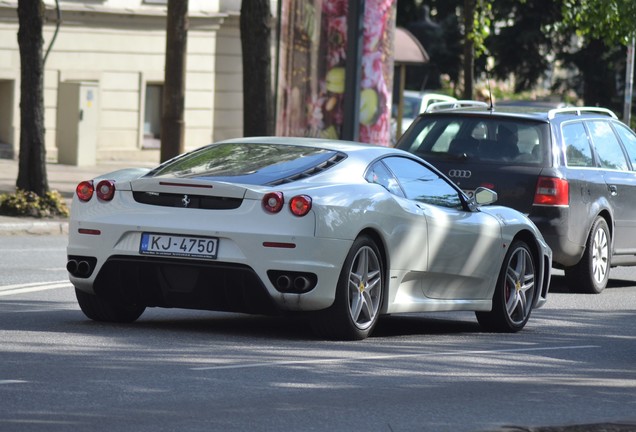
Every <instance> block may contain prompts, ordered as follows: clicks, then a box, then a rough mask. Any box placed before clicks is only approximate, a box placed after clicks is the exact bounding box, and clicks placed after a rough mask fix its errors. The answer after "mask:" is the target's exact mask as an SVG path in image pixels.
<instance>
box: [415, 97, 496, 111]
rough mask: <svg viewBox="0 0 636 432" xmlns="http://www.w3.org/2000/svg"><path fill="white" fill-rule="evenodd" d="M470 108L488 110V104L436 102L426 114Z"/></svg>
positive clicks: (468, 101) (464, 101) (470, 101)
mask: <svg viewBox="0 0 636 432" xmlns="http://www.w3.org/2000/svg"><path fill="white" fill-rule="evenodd" d="M469 107H482V108H488V104H487V103H486V102H482V101H474V100H457V101H449V102H435V103H432V104H430V105H429V106H427V107H426V111H425V112H427V113H428V112H435V111H444V110H448V109H455V108H469Z"/></svg>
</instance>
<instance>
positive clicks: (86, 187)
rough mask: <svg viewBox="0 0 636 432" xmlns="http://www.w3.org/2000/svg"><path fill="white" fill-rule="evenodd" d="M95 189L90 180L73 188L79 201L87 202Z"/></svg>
mask: <svg viewBox="0 0 636 432" xmlns="http://www.w3.org/2000/svg"><path fill="white" fill-rule="evenodd" d="M94 191H95V188H94V187H93V182H92V180H87V181H83V182H81V183H80V184H78V185H77V187H76V188H75V193H76V194H77V197H78V198H79V199H80V201H88V200H90V199H91V198H92V197H93V192H94Z"/></svg>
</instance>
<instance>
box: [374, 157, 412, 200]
mask: <svg viewBox="0 0 636 432" xmlns="http://www.w3.org/2000/svg"><path fill="white" fill-rule="evenodd" d="M365 179H366V180H367V181H368V182H369V183H376V184H379V185H380V186H383V187H384V188H385V189H386V190H388V191H389V192H391V193H392V194H393V195H397V196H400V197H403V198H404V192H402V189H400V185H399V184H398V181H397V179H396V178H395V177H394V176H393V174H391V172H390V171H389V170H388V169H387V167H386V166H385V165H384V164H383V163H382V162H376V163H374V164H373V165H371V167H370V168H369V170H368V171H367V175H366V176H365Z"/></svg>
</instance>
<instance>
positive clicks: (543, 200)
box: [534, 177, 570, 206]
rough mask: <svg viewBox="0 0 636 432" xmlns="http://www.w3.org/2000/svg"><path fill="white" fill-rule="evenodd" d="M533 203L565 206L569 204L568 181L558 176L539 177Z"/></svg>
mask: <svg viewBox="0 0 636 432" xmlns="http://www.w3.org/2000/svg"><path fill="white" fill-rule="evenodd" d="M534 204H535V205H546V206H567V205H569V204H570V186H569V184H568V181H567V180H565V179H562V178H558V177H539V180H538V181H537V189H536V191H535V193H534Z"/></svg>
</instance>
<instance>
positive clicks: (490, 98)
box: [486, 69, 495, 111]
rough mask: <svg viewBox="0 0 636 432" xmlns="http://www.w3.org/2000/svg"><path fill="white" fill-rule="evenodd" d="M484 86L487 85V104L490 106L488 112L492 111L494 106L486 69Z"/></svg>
mask: <svg viewBox="0 0 636 432" xmlns="http://www.w3.org/2000/svg"><path fill="white" fill-rule="evenodd" d="M486 84H488V103H489V104H490V106H489V107H488V111H494V109H495V104H493V103H492V90H491V88H490V74H489V73H488V70H487V69H486Z"/></svg>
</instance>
